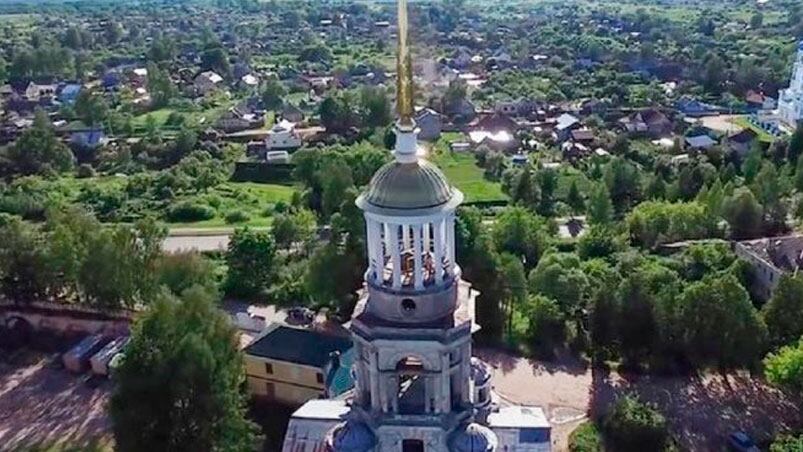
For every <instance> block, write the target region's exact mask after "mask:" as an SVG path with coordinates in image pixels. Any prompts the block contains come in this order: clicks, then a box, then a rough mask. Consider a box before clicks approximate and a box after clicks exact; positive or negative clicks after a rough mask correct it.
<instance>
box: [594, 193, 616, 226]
mask: <svg viewBox="0 0 803 452" xmlns="http://www.w3.org/2000/svg"><path fill="white" fill-rule="evenodd" d="M611 221H613V203H611V197H610V195H609V194H608V189H607V188H606V187H605V185H602V184H597V186H596V187H594V189H593V190H592V191H591V196H590V197H589V199H588V222H589V224H592V225H606V224H610V223H611Z"/></svg>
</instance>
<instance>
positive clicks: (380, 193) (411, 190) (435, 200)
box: [365, 159, 454, 209]
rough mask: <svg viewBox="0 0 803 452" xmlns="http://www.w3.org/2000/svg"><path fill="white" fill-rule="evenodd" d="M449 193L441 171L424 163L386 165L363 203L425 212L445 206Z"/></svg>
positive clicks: (450, 189)
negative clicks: (431, 208)
mask: <svg viewBox="0 0 803 452" xmlns="http://www.w3.org/2000/svg"><path fill="white" fill-rule="evenodd" d="M453 194H454V193H453V190H452V188H451V187H450V186H449V183H448V182H447V181H446V177H445V176H444V175H443V173H442V172H441V170H439V169H438V167H436V166H435V165H433V164H432V163H429V162H428V161H426V160H423V159H419V160H418V161H417V162H414V163H400V162H397V161H394V162H390V163H388V164H386V165H385V166H383V167H382V168H380V169H379V171H377V172H376V174H375V175H374V177H373V179H371V184H370V185H369V187H368V191H367V193H365V201H366V202H368V203H369V204H372V205H374V206H377V207H383V208H387V209H425V208H428V207H435V206H440V205H442V204H446V203H447V202H449V200H450V199H452V196H453Z"/></svg>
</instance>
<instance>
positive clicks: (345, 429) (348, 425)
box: [327, 420, 376, 452]
mask: <svg viewBox="0 0 803 452" xmlns="http://www.w3.org/2000/svg"><path fill="white" fill-rule="evenodd" d="M327 442H328V443H329V444H327V445H328V446H329V447H328V448H329V449H330V450H331V451H333V452H368V451H369V450H371V449H373V447H374V446H375V445H376V436H374V432H372V431H371V429H370V428H368V426H367V425H365V424H363V423H362V422H355V421H351V420H349V421H346V422H343V423H341V424H338V425H336V426H335V427H334V428H333V429H332V431H330V432H329V438H328V441H327Z"/></svg>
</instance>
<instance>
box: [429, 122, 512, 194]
mask: <svg viewBox="0 0 803 452" xmlns="http://www.w3.org/2000/svg"><path fill="white" fill-rule="evenodd" d="M460 137H461V135H460V134H444V136H443V137H442V138H441V139H440V140H439V141H438V142H437V143H436V144H435V149H434V151H433V153H432V155H431V156H430V159H431V160H432V162H433V163H435V164H436V165H438V167H440V169H441V170H443V173H444V174H445V175H446V177H447V178H448V179H449V182H451V183H452V184H454V186H455V187H457V189H458V190H460V191H462V192H463V194H464V195H466V202H483V201H505V200H507V196H506V195H505V194H504V193H502V185H501V184H500V183H499V182H492V181H489V180H488V179H486V178H485V174H484V171H483V169H482V168H480V167H479V166H477V162H476V160H475V159H474V155H473V154H470V153H465V154H461V153H454V152H451V151H449V150H448V149H449V143H451V142H453V141H456V140H458V139H459V138H460Z"/></svg>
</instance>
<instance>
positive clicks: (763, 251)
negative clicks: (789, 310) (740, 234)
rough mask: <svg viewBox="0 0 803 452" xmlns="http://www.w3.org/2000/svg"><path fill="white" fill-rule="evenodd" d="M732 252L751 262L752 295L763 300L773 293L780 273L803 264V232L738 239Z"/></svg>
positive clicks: (794, 270)
mask: <svg viewBox="0 0 803 452" xmlns="http://www.w3.org/2000/svg"><path fill="white" fill-rule="evenodd" d="M734 252H735V253H736V255H737V256H739V257H740V258H742V259H744V260H745V261H747V262H748V263H749V264H750V266H751V269H752V271H751V273H752V275H753V280H752V283H753V284H752V285H751V288H752V289H753V291H754V294H755V295H757V296H758V297H761V298H762V299H765V300H766V299H769V298H770V297H771V296H772V292H773V291H774V290H775V288H776V287H777V286H778V281H779V280H780V278H781V275H783V274H785V273H794V272H797V271H798V270H799V269H800V266H801V264H803V235H790V236H786V237H769V238H762V239H756V240H746V241H743V242H737V243H736V244H735V245H734Z"/></svg>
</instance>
